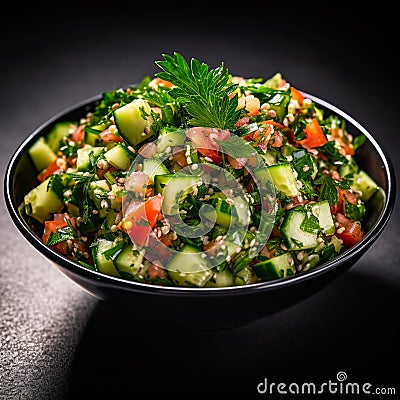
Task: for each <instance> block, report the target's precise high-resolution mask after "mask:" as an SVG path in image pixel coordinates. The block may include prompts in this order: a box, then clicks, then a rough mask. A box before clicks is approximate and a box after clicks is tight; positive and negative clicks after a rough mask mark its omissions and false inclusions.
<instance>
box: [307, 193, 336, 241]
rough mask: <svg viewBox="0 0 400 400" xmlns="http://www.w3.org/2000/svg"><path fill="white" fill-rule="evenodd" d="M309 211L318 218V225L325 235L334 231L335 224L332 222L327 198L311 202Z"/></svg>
mask: <svg viewBox="0 0 400 400" xmlns="http://www.w3.org/2000/svg"><path fill="white" fill-rule="evenodd" d="M311 212H312V213H313V215H314V216H315V217H317V218H318V223H319V226H320V227H321V230H322V232H324V233H325V234H326V235H332V234H334V233H335V224H334V222H333V218H332V214H331V208H330V206H329V202H328V201H327V200H324V201H319V202H318V203H314V204H311Z"/></svg>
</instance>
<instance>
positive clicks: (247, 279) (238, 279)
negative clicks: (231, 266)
mask: <svg viewBox="0 0 400 400" xmlns="http://www.w3.org/2000/svg"><path fill="white" fill-rule="evenodd" d="M257 280H258V278H257V276H256V274H255V272H254V271H253V268H251V267H250V266H247V267H245V268H243V269H242V270H240V271H239V272H238V273H237V274H236V276H235V281H234V284H235V285H248V284H249V283H252V282H256V281H257Z"/></svg>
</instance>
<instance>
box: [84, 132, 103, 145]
mask: <svg viewBox="0 0 400 400" xmlns="http://www.w3.org/2000/svg"><path fill="white" fill-rule="evenodd" d="M100 133H101V131H98V130H96V129H93V128H91V127H86V128H85V144H88V145H89V146H92V147H96V146H98V145H99V144H100V142H101V139H100V136H99V135H100Z"/></svg>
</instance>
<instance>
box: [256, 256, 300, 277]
mask: <svg viewBox="0 0 400 400" xmlns="http://www.w3.org/2000/svg"><path fill="white" fill-rule="evenodd" d="M253 270H254V272H255V273H256V275H257V276H258V277H259V278H262V279H266V280H268V279H279V278H287V277H288V276H291V275H294V274H295V273H296V268H295V265H294V261H293V258H292V256H291V255H290V254H288V253H284V254H282V255H280V256H277V257H273V258H270V259H269V260H266V261H261V262H259V263H257V264H254V265H253Z"/></svg>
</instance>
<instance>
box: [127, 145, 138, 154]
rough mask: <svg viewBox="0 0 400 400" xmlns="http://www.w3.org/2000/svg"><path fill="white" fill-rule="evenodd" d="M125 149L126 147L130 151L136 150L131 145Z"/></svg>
mask: <svg viewBox="0 0 400 400" xmlns="http://www.w3.org/2000/svg"><path fill="white" fill-rule="evenodd" d="M127 149H128V150H129V151H130V152H131V153H136V150H135V149H134V148H133V147H132V146H128V147H127Z"/></svg>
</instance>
